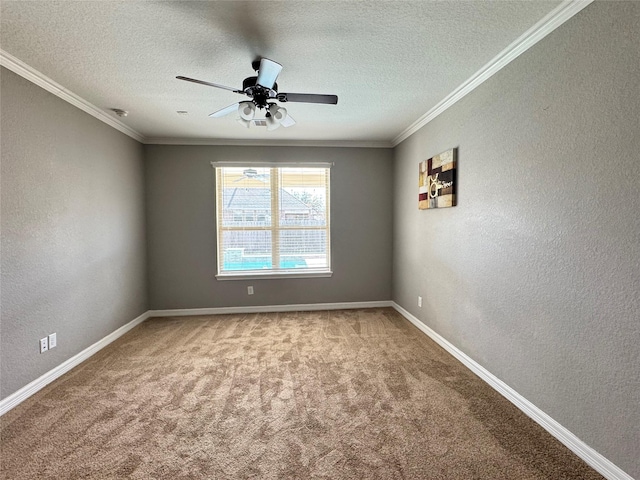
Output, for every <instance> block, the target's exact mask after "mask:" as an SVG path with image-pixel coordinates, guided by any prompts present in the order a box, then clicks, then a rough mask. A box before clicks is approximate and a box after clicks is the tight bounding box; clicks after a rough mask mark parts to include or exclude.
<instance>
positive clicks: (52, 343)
mask: <svg viewBox="0 0 640 480" xmlns="http://www.w3.org/2000/svg"><path fill="white" fill-rule="evenodd" d="M56 345H58V338H57V335H56V333H55V332H54V333H52V334H51V335H49V350H51V349H52V348H56Z"/></svg>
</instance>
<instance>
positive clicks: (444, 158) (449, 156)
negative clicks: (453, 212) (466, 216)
mask: <svg viewBox="0 0 640 480" xmlns="http://www.w3.org/2000/svg"><path fill="white" fill-rule="evenodd" d="M457 157H458V149H457V148H452V149H451V150H447V151H446V152H442V153H440V154H438V155H436V156H434V157H432V158H430V159H428V160H425V161H424V162H420V171H419V177H418V178H419V180H418V181H419V183H418V185H419V187H418V208H419V209H420V210H427V209H429V208H443V207H455V205H456V187H457V185H456V164H457V160H458V158H457Z"/></svg>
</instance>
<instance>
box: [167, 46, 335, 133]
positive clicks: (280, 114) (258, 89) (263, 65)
mask: <svg viewBox="0 0 640 480" xmlns="http://www.w3.org/2000/svg"><path fill="white" fill-rule="evenodd" d="M251 66H252V67H253V69H254V70H255V71H256V72H257V73H258V75H257V76H255V77H247V78H245V79H244V81H243V82H242V90H240V89H236V88H233V87H227V86H225V85H220V84H217V83H211V82H205V81H204V80H196V79H195V78H189V77H183V76H177V77H176V78H177V79H178V80H185V81H187V82H193V83H199V84H201V85H207V86H209V87H216V88H222V89H223V90H230V91H232V92H234V93H239V94H241V95H246V96H248V97H249V98H250V99H251V100H247V101H244V102H237V103H234V104H233V105H229V106H228V107H225V108H223V109H221V110H218V111H216V112H213V113H212V114H210V115H209V116H210V117H214V118H219V117H223V116H225V115H228V114H230V113H233V112H238V114H239V115H240V118H238V121H239V122H240V123H241V124H243V125H244V126H245V127H247V128H249V127H250V126H251V125H252V124H253V125H258V126H266V127H267V130H275V129H276V128H278V127H279V126H280V125H282V126H283V127H290V126H292V125H294V124H295V123H296V122H295V120H294V119H293V118H291V115H289V114H288V113H287V109H286V108H284V107H281V106H279V105H278V104H277V103H275V102H276V101H277V102H282V103H286V102H302V103H324V104H328V105H336V104H337V103H338V97H337V95H320V94H315V93H283V92H278V84H277V83H276V80H277V78H278V75H279V74H280V71H281V70H282V65H280V64H279V63H277V62H274V61H273V60H269V59H268V58H261V59H259V60H255V61H254V62H253V63H252V64H251ZM256 108H257V109H263V108H264V109H265V110H266V113H265V118H264V119H255V118H254V117H255V112H256Z"/></svg>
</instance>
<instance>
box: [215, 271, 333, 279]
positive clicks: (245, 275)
mask: <svg viewBox="0 0 640 480" xmlns="http://www.w3.org/2000/svg"><path fill="white" fill-rule="evenodd" d="M332 275H333V272H332V271H322V272H292V271H288V272H265V273H258V272H238V273H222V274H218V275H216V280H260V279H274V278H279V279H290V278H328V277H331V276H332Z"/></svg>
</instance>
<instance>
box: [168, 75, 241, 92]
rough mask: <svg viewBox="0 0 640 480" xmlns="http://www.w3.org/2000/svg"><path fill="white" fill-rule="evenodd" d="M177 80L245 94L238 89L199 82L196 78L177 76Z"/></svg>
mask: <svg viewBox="0 0 640 480" xmlns="http://www.w3.org/2000/svg"><path fill="white" fill-rule="evenodd" d="M176 78H177V79H178V80H184V81H186V82H192V83H199V84H200V85H207V86H209V87H216V88H222V89H223V90H229V91H231V92H234V93H243V94H244V92H243V91H242V90H238V89H237V88H233V87H227V86H226V85H220V84H219V83H211V82H205V81H204V80H197V79H195V78H189V77H183V76H177V77H176Z"/></svg>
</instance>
